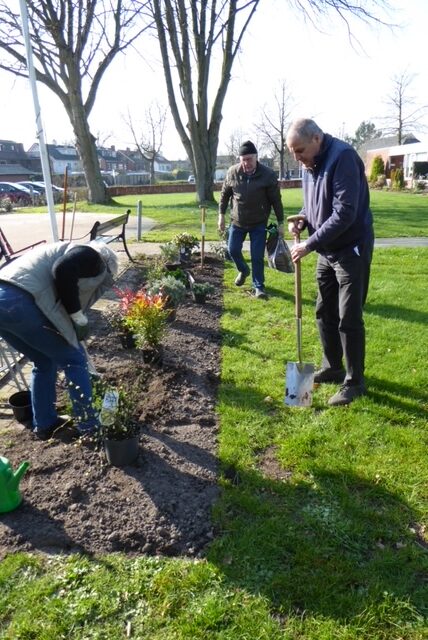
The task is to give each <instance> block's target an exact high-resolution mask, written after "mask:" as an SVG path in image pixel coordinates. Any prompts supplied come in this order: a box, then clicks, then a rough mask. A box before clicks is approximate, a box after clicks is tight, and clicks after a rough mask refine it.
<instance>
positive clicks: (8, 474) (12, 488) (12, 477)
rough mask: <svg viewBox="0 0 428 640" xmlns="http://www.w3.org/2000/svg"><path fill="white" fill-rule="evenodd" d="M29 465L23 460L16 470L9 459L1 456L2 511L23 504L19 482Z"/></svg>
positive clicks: (0, 508)
mask: <svg viewBox="0 0 428 640" xmlns="http://www.w3.org/2000/svg"><path fill="white" fill-rule="evenodd" d="M29 466H30V463H29V462H21V464H20V465H19V467H18V468H17V470H16V471H15V472H14V471H13V470H12V466H11V464H10V462H9V460H8V459H7V458H3V457H2V456H0V513H7V512H8V511H12V510H13V509H16V507H17V506H18V505H20V504H21V501H22V497H21V494H20V492H19V483H20V482H21V480H22V476H23V475H24V473H25V472H26V471H27V469H28V467H29Z"/></svg>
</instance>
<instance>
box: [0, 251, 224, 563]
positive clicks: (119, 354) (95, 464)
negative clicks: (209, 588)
mask: <svg viewBox="0 0 428 640" xmlns="http://www.w3.org/2000/svg"><path fill="white" fill-rule="evenodd" d="M192 274H193V276H194V277H195V279H196V281H198V280H199V281H204V282H211V283H213V284H215V286H216V293H215V294H214V295H213V296H212V297H211V298H210V299H208V300H207V303H206V304H196V303H194V302H193V301H192V299H191V297H190V295H188V298H187V300H186V302H185V303H184V304H183V305H181V306H180V307H179V308H178V311H177V316H176V320H175V321H174V322H171V323H169V325H168V331H167V335H166V337H165V338H164V340H163V344H164V358H163V364H162V365H161V366H159V365H149V364H145V363H143V361H142V357H141V352H139V351H138V350H129V349H124V348H123V347H122V346H121V345H120V342H119V339H118V336H117V334H115V333H114V332H112V329H111V327H110V326H109V324H108V322H107V321H106V314H105V310H100V308H98V309H95V310H92V311H91V318H90V320H91V327H92V328H93V337H92V338H91V339H90V340H89V342H88V350H89V353H90V355H91V357H92V360H93V362H94V364H95V367H96V369H97V371H98V373H99V374H101V376H102V378H103V379H104V380H106V381H108V382H110V383H111V384H112V385H122V386H124V387H125V388H126V389H132V392H133V396H136V397H137V399H138V401H137V403H136V408H135V417H136V418H137V419H138V422H139V423H140V425H141V437H140V453H139V457H138V459H137V461H136V462H135V463H133V464H132V465H129V466H127V467H123V468H119V467H113V466H110V465H109V464H107V462H106V459H105V454H104V451H103V449H102V448H101V446H100V445H97V447H95V448H93V447H92V448H91V447H90V446H88V445H84V444H82V443H79V442H72V443H68V444H67V443H65V442H64V441H61V440H58V439H54V438H53V439H51V440H49V441H47V442H40V441H38V440H35V439H34V437H33V435H32V433H31V430H30V429H28V428H26V427H25V426H23V425H21V424H19V423H18V422H14V421H13V422H12V423H11V424H10V426H9V427H8V429H7V430H6V432H5V430H4V429H3V433H2V440H3V442H4V443H5V446H2V451H1V455H4V456H6V457H7V458H8V459H9V460H10V461H11V463H12V466H13V468H14V469H16V468H17V466H18V465H19V463H20V462H22V461H23V460H28V461H29V463H30V468H29V470H28V472H27V473H26V475H25V476H24V478H23V480H22V481H21V484H20V489H21V493H22V495H23V502H22V504H21V506H20V507H19V508H18V509H16V510H15V511H13V512H10V513H6V514H1V515H0V556H4V555H5V554H7V553H10V552H14V551H18V550H20V551H23V550H25V551H37V550H38V551H42V552H47V553H69V552H79V551H80V552H86V553H91V554H100V553H105V552H111V551H122V552H125V553H131V554H136V553H147V554H167V555H178V554H180V555H188V556H194V555H200V554H203V552H204V548H205V546H206V545H207V543H209V542H210V541H211V540H212V539H213V536H214V532H213V525H212V522H211V510H212V506H213V503H214V502H215V501H216V499H217V496H218V487H217V466H218V464H217V457H216V450H217V438H216V436H217V419H216V414H215V401H216V392H217V386H218V380H219V364H220V362H219V361H220V330H219V322H220V315H221V308H222V279H223V263H222V261H221V260H220V259H218V258H217V257H216V256H214V255H212V256H211V255H209V256H207V257H206V261H205V265H204V268H203V269H201V268H200V267H199V266H198V265H197V264H196V263H193V264H192ZM141 283H142V275H141V269H139V268H138V267H137V268H135V267H132V268H129V269H128V270H127V271H126V272H125V273H124V274H123V275H122V276H121V279H120V281H119V282H118V285H119V286H120V287H123V286H129V287H131V288H136V287H138V286H139V285H141ZM113 297H114V296H113ZM104 302H105V301H104ZM114 304H115V303H114V302H108V303H107V309H108V305H114ZM63 393H64V392H62V395H63ZM59 395H60V396H61V393H60V394H59Z"/></svg>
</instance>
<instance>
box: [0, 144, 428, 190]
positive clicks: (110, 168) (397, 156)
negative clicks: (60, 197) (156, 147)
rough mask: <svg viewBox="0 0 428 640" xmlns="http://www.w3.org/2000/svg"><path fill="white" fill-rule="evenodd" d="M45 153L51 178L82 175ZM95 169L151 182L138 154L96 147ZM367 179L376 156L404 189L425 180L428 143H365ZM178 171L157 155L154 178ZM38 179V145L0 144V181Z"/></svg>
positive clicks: (52, 151)
mask: <svg viewBox="0 0 428 640" xmlns="http://www.w3.org/2000/svg"><path fill="white" fill-rule="evenodd" d="M47 151H48V156H49V162H50V167H51V173H52V176H53V177H55V176H58V177H60V178H62V176H64V175H65V172H66V171H67V172H68V175H71V176H73V175H74V176H83V167H82V163H81V161H80V159H79V156H78V154H77V150H76V148H75V147H74V146H72V145H57V144H48V145H47ZM97 152H98V157H99V163H100V169H101V172H102V174H103V176H104V179H105V181H106V182H107V183H108V184H110V185H114V184H125V185H136V186H138V185H143V184H148V183H149V181H150V166H149V161H148V160H146V159H145V158H143V157H142V156H141V154H140V153H139V152H138V151H137V150H131V149H129V148H127V149H116V148H115V146H111V147H109V148H106V147H99V148H98V149H97ZM358 152H359V154H360V155H361V157H362V159H363V161H364V163H365V167H366V173H367V175H370V171H371V166H372V163H373V160H374V158H375V157H376V156H379V155H380V156H381V157H382V158H383V160H384V163H385V173H386V177H387V178H389V176H390V173H391V171H392V170H393V169H397V168H402V169H403V173H404V178H405V180H406V182H407V184H408V185H409V186H412V183H413V181H414V180H416V179H428V140H425V141H421V140H418V139H417V138H415V136H413V135H408V136H405V137H404V139H403V143H402V144H401V145H398V144H397V138H396V137H395V136H390V137H384V138H375V139H373V140H370V141H368V142H366V143H365V144H364V145H363V146H362V147H361V148H360V149H359V151H358ZM232 162H233V159H231V158H230V156H218V158H217V167H218V168H217V170H216V174H215V180H217V181H219V180H223V179H224V177H225V174H226V170H227V167H228V166H230V164H232ZM262 162H263V163H265V164H268V165H269V166H272V167H273V164H274V163H273V161H272V160H270V159H267V158H263V159H262ZM286 164H287V174H288V175H287V176H284V177H287V178H298V177H300V174H301V169H300V167H298V166H297V165H296V164H295V163H294V161H293V159H292V158H291V157H288V158H287V163H286ZM176 171H180V172H181V173H180V177H181V178H183V179H186V178H187V177H188V176H189V175H190V174H191V172H192V168H191V165H190V162H189V161H188V160H177V161H169V160H167V159H166V158H164V157H163V156H161V155H158V156H157V157H156V159H155V174H156V177H157V179H162V178H167V177H172V174H173V172H176ZM38 178H39V179H40V178H42V168H41V161H40V149H39V144H38V143H35V144H33V145H32V146H31V147H30V148H29V149H28V150H27V151H25V150H24V147H23V145H22V143H20V142H14V141H11V140H0V182H1V181H7V182H19V181H22V180H34V179H38Z"/></svg>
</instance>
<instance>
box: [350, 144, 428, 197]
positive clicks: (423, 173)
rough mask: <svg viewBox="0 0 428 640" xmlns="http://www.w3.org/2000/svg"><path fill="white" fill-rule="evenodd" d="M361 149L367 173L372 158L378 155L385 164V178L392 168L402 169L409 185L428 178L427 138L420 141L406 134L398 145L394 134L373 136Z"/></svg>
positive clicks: (368, 173)
mask: <svg viewBox="0 0 428 640" xmlns="http://www.w3.org/2000/svg"><path fill="white" fill-rule="evenodd" d="M361 151H362V152H363V154H364V155H363V159H364V161H365V167H366V173H367V175H370V171H371V167H372V164H373V160H374V158H375V157H376V156H380V157H381V158H382V159H383V161H384V164H385V176H386V178H389V177H390V175H391V171H393V170H394V169H402V170H403V176H404V180H405V181H406V183H407V186H409V187H412V186H413V183H414V182H415V181H417V180H428V140H425V141H421V140H418V139H417V138H415V136H413V135H408V136H404V138H403V142H402V144H401V145H398V144H397V137H396V136H391V137H389V138H375V139H374V140H370V142H368V143H366V144H365V145H364V146H363V148H362V150H361Z"/></svg>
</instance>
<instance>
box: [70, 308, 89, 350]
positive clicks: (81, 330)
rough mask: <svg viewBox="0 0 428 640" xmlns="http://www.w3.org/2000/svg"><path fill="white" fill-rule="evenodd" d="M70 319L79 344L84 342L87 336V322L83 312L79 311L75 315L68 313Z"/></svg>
mask: <svg viewBox="0 0 428 640" xmlns="http://www.w3.org/2000/svg"><path fill="white" fill-rule="evenodd" d="M70 318H71V319H72V321H73V325H74V330H75V332H76V336H77V339H78V340H79V342H80V341H81V340H85V339H86V338H87V337H88V335H89V322H88V318H87V317H86V316H85V314H84V313H83V311H81V310H79V311H76V312H75V313H70Z"/></svg>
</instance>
